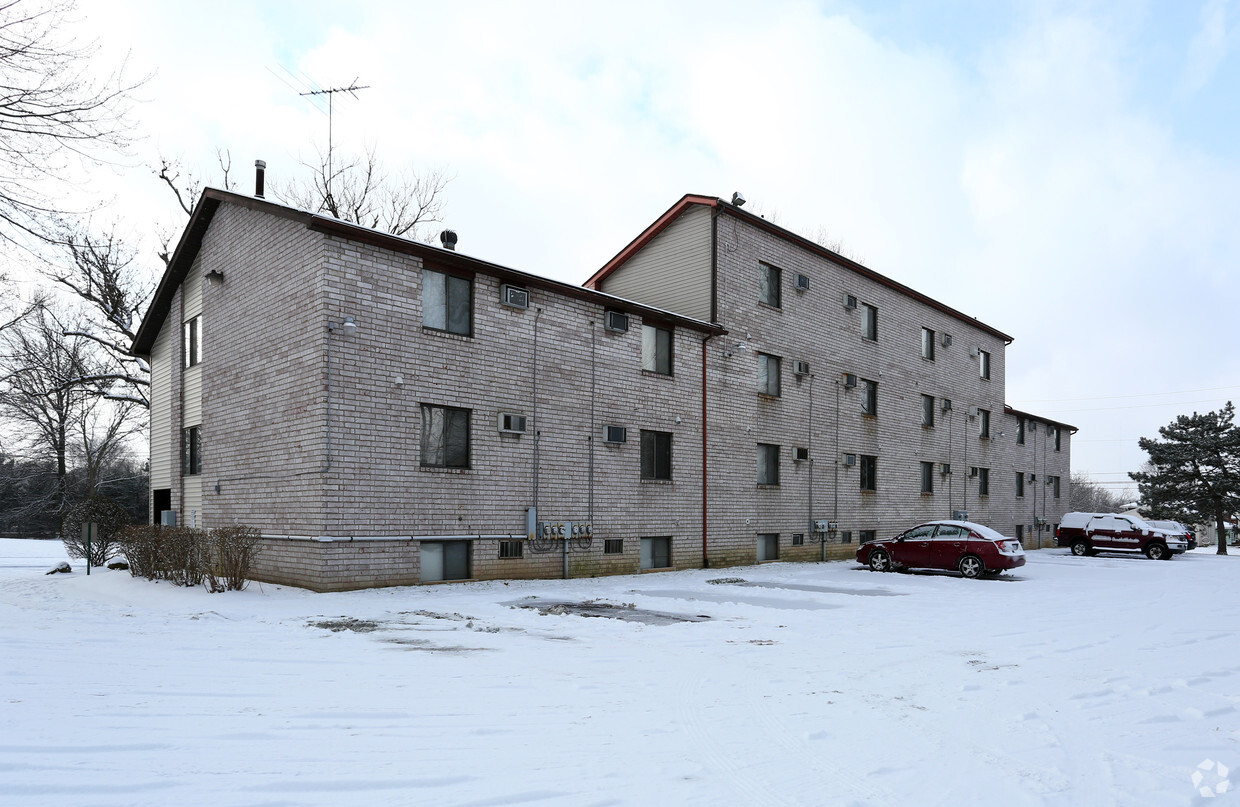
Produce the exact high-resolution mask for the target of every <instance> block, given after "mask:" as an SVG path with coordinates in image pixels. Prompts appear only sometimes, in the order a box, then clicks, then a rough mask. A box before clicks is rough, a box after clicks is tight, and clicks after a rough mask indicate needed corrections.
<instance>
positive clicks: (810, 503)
mask: <svg viewBox="0 0 1240 807" xmlns="http://www.w3.org/2000/svg"><path fill="white" fill-rule="evenodd" d="M807 425H808V429H807V431H808V432H809V436H808V438H807V439H806V446H805V450H806V451H808V452H809V495H808V496H806V502H805V527H806V533H805V534H806V535H808V536H810V537H811V538H812V537H813V535H814V374H813V373H810V376H809V423H808V424H807ZM822 545H823V546H824V547H825V546H826V545H827V534H826V533H825V532H824V533H823V534H822Z"/></svg>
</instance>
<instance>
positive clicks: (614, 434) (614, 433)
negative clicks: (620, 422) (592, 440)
mask: <svg viewBox="0 0 1240 807" xmlns="http://www.w3.org/2000/svg"><path fill="white" fill-rule="evenodd" d="M627 439H628V429H626V428H624V427H623V426H604V427H603V442H604V443H623V442H625V441H626V440H627Z"/></svg>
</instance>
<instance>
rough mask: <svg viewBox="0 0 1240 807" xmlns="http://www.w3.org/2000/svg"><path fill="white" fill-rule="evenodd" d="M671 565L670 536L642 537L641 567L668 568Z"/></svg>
mask: <svg viewBox="0 0 1240 807" xmlns="http://www.w3.org/2000/svg"><path fill="white" fill-rule="evenodd" d="M671 566H672V539H671V537H670V536H663V537H659V538H643V539H642V568H643V569H670V568H671Z"/></svg>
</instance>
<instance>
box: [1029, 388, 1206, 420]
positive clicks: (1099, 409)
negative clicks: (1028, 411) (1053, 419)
mask: <svg viewBox="0 0 1240 807" xmlns="http://www.w3.org/2000/svg"><path fill="white" fill-rule="evenodd" d="M1224 389H1226V388H1224ZM1168 394H1170V393H1168ZM1081 400H1089V399H1088V398H1082V399H1081ZM1212 403H1218V399H1217V398H1214V399H1211V400H1208V401H1168V402H1166V403H1153V404H1133V405H1132V406H1100V407H1096V408H1092V409H1049V410H1043V412H1044V413H1045V414H1050V415H1062V414H1065V413H1068V412H1113V411H1115V410H1117V409H1152V408H1155V407H1159V406H1193V405H1196V404H1212Z"/></svg>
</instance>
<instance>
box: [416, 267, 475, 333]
mask: <svg viewBox="0 0 1240 807" xmlns="http://www.w3.org/2000/svg"><path fill="white" fill-rule="evenodd" d="M473 288H474V284H473V281H471V280H470V279H469V278H465V277H457V276H456V275H445V274H444V273H443V272H435V271H432V270H430V269H423V270H422V326H423V327H425V328H431V329H433V330H436V331H447V332H448V333H455V334H460V335H461V336H469V335H471V334H472V333H473Z"/></svg>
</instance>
